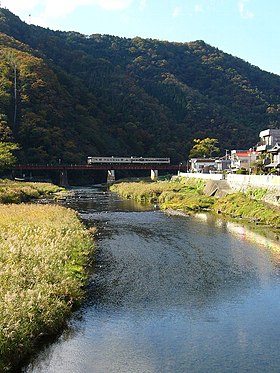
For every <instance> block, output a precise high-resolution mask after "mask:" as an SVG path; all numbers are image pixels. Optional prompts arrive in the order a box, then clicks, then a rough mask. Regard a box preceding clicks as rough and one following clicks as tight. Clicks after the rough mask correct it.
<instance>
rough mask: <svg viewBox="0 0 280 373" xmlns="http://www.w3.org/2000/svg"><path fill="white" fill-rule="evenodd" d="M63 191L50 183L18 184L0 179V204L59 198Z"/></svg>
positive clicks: (17, 182)
mask: <svg viewBox="0 0 280 373" xmlns="http://www.w3.org/2000/svg"><path fill="white" fill-rule="evenodd" d="M63 191H65V189H64V188H61V187H59V186H57V185H54V184H51V183H32V182H20V181H12V180H7V179H0V203H21V202H28V201H31V200H33V199H38V198H48V197H52V198H53V197H55V196H59V195H60V194H61V193H63Z"/></svg>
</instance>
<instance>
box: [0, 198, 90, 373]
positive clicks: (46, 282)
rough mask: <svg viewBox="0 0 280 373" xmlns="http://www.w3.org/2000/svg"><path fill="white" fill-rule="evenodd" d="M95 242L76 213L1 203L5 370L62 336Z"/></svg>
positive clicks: (0, 343)
mask: <svg viewBox="0 0 280 373" xmlns="http://www.w3.org/2000/svg"><path fill="white" fill-rule="evenodd" d="M92 246H93V244H92V240H91V238H90V236H89V234H88V232H87V230H86V229H85V228H84V226H83V225H82V223H81V222H80V221H79V219H78V217H77V214H76V213H75V212H74V211H73V210H70V209H65V208H63V207H60V206H54V205H24V204H21V205H0V299H1V302H0V371H1V372H5V371H9V370H10V369H11V368H12V367H13V366H15V365H16V364H17V363H18V362H19V361H20V359H21V358H22V357H24V356H25V355H26V354H27V353H29V352H30V351H31V350H32V348H33V347H34V344H35V342H36V339H37V338H38V337H39V336H41V335H45V334H46V335H47V334H52V333H54V332H56V331H57V330H58V329H59V328H61V325H62V323H63V321H64V320H65V317H66V316H67V315H68V314H69V312H70V310H71V308H72V306H73V304H75V303H77V302H80V301H81V299H82V298H83V295H84V291H83V287H84V285H85V282H86V278H87V273H86V265H87V263H88V262H89V258H90V254H91V252H92Z"/></svg>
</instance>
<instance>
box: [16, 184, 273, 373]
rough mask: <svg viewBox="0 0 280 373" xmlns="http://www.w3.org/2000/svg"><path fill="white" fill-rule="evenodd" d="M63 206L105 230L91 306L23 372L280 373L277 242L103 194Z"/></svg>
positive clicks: (86, 192)
mask: <svg viewBox="0 0 280 373" xmlns="http://www.w3.org/2000/svg"><path fill="white" fill-rule="evenodd" d="M64 204H65V205H66V206H70V207H74V208H75V209H77V210H78V211H79V212H80V214H81V217H82V218H83V219H84V220H85V222H86V223H87V224H88V225H96V226H97V227H98V235H97V242H96V245H97V247H96V254H95V257H96V261H95V264H94V268H93V273H92V277H91V283H90V287H89V298H88V300H87V302H86V303H85V305H84V306H83V307H82V309H81V310H79V311H78V312H76V313H75V314H74V315H73V318H72V319H71V320H70V321H69V327H68V328H67V329H66V330H65V331H64V333H63V334H62V335H61V336H60V337H59V338H58V339H57V340H56V341H55V342H53V343H52V344H50V345H48V346H46V347H45V348H44V349H43V350H41V351H40V352H39V353H38V354H37V356H36V357H35V358H34V360H33V361H32V362H31V363H30V364H29V365H28V366H27V367H26V368H24V369H23V370H22V372H25V373H39V372H40V373H43V372H44V373H227V372H231V373H233V372H234V373H237V372H238V373H240V372H242V373H243V372H249V373H251V372H252V373H253V372H254V373H258V372H259V373H265V372H269V373H274V372H275V373H276V372H277V373H279V372H280V353H279V341H280V322H279V319H280V271H279V268H280V267H279V263H280V245H279V243H278V242H277V240H273V239H270V238H268V237H264V236H262V235H259V234H257V233H254V232H251V231H249V230H248V229H247V228H244V227H242V226H240V225H238V224H235V223H230V222H226V221H223V220H217V219H215V218H214V217H213V216H211V215H198V216H197V217H184V216H167V215H165V214H164V213H162V212H160V211H158V210H156V209H154V207H153V206H151V207H143V206H141V205H137V204H135V203H134V202H132V201H124V200H122V199H121V198H119V197H118V196H116V195H115V194H112V193H110V192H104V191H102V190H100V189H83V190H82V189H81V190H78V189H77V190H76V192H75V196H74V197H71V198H68V199H67V200H66V201H65V202H64Z"/></svg>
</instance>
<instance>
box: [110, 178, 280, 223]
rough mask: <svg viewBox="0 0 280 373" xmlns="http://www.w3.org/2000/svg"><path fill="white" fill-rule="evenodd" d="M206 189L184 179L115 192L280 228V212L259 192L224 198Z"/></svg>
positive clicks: (116, 186) (119, 186)
mask: <svg viewBox="0 0 280 373" xmlns="http://www.w3.org/2000/svg"><path fill="white" fill-rule="evenodd" d="M204 186H205V181H204V180H201V179H192V178H182V179H180V180H178V181H171V182H157V183H142V182H140V183H116V184H114V185H113V186H112V187H111V190H112V191H113V192H116V193H118V194H120V195H121V196H123V197H125V198H132V199H135V200H138V201H143V202H152V203H156V204H158V205H159V208H161V209H163V210H166V209H174V210H181V211H183V212H185V213H192V212H198V211H203V210H212V211H213V212H215V213H221V214H225V215H229V216H231V217H233V218H242V219H246V220H249V221H254V222H256V223H258V224H266V225H270V226H272V227H275V228H280V209H279V208H278V207H277V206H272V205H269V204H267V203H265V202H264V201H261V200H257V199H256V198H257V196H258V194H257V193H255V194H254V195H252V193H250V192H248V193H241V192H238V193H234V194H228V195H226V196H224V197H222V198H215V197H207V196H205V195H203V189H204ZM260 195H261V193H260ZM254 197H255V198H254Z"/></svg>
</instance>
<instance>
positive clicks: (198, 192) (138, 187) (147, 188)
mask: <svg viewBox="0 0 280 373" xmlns="http://www.w3.org/2000/svg"><path fill="white" fill-rule="evenodd" d="M203 188H204V182H203V181H201V180H198V179H188V180H181V181H179V182H177V181H176V182H175V181H162V182H157V183H154V182H151V183H143V182H139V183H136V182H133V183H119V184H114V185H112V187H111V190H112V191H113V192H117V193H118V194H120V195H121V196H123V197H125V198H131V199H134V200H136V201H142V202H152V203H158V204H159V205H160V208H162V209H167V208H172V209H182V210H184V211H189V212H190V211H201V210H203V209H209V208H211V206H212V205H213V203H214V198H212V197H207V196H205V195H203Z"/></svg>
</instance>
